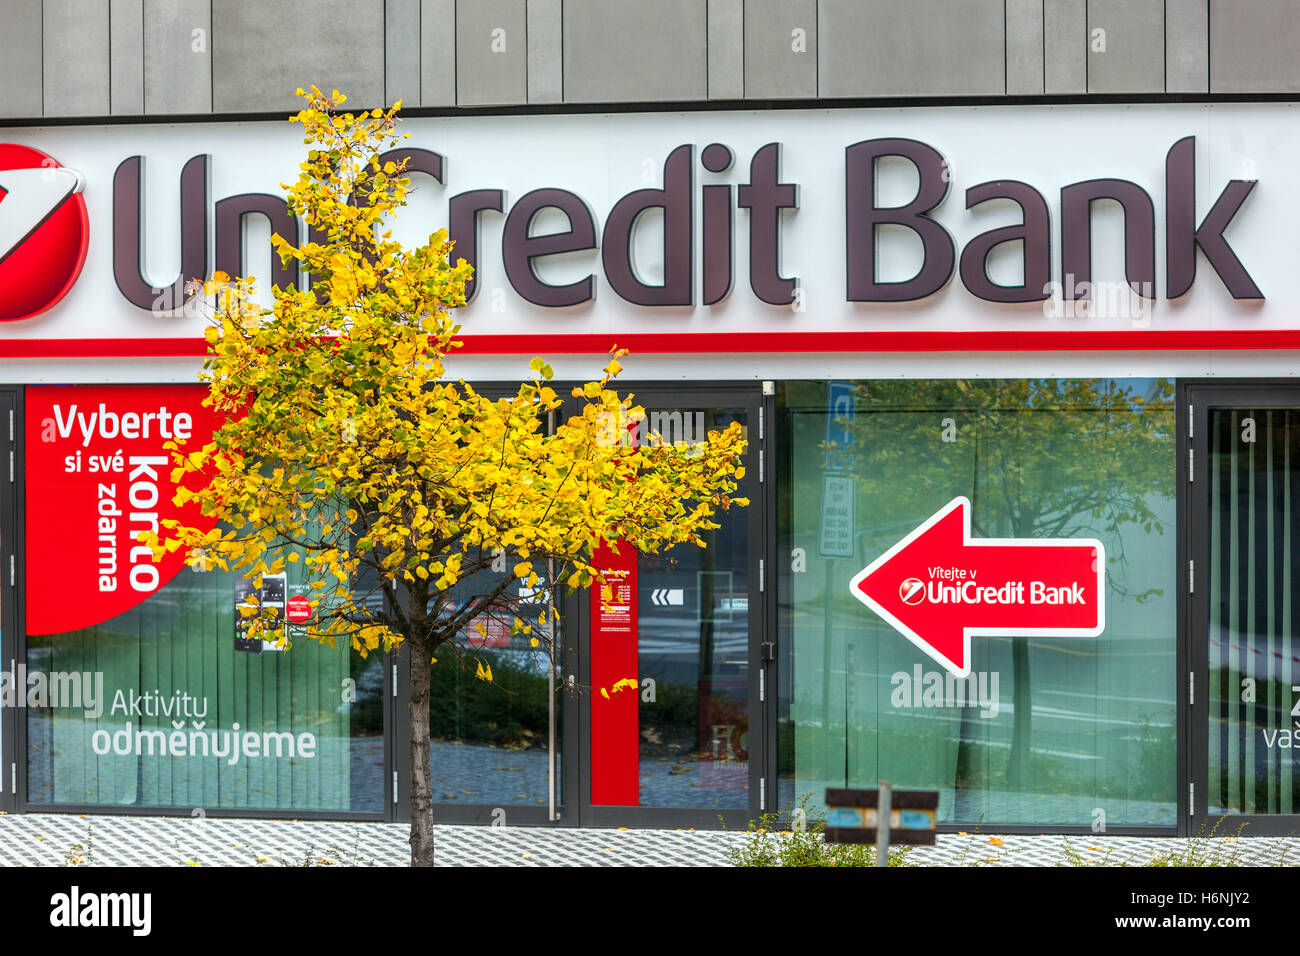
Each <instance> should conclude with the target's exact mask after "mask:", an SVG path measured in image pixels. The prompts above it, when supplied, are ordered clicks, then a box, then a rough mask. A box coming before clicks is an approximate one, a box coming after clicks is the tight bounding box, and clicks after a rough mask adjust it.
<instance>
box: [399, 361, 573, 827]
mask: <svg viewBox="0 0 1300 956" xmlns="http://www.w3.org/2000/svg"><path fill="white" fill-rule="evenodd" d="M475 391H476V392H478V394H480V395H484V396H486V397H488V398H490V399H499V398H507V397H511V396H513V395H514V394H515V389H513V388H510V387H507V386H501V385H495V384H491V383H487V384H483V385H480V386H475ZM545 427H546V428H547V429H550V428H553V427H554V421H553V420H552V421H549V422H547V423H545ZM518 561H519V558H518V557H514V556H512V555H509V554H497V555H496V557H495V559H494V560H493V562H492V565H491V567H490V568H486V569H483V570H480V571H477V572H475V574H473V575H470V576H467V577H466V578H464V579H463V580H462V582H461V583H460V584H459V585H458V586H457V588H456V589H455V590H454V591H453V592H452V593H451V594H450V595H449V596H448V597H447V603H448V607H447V608H446V610H451V609H452V608H453V607H455V606H463V604H464V603H465V602H466V601H470V600H472V595H474V594H478V593H483V592H484V591H485V590H487V589H488V588H489V587H490V585H491V584H492V583H495V582H496V581H497V580H498V579H499V578H500V577H501V576H502V575H503V574H506V573H507V572H508V570H509V569H510V568H511V567H513V566H514V565H515V564H516V563H517V562H518ZM537 570H538V574H539V578H540V579H541V580H539V582H538V583H537V585H536V586H535V587H533V588H529V587H525V586H523V585H522V584H521V583H519V582H514V583H512V584H511V585H510V587H509V590H508V591H507V597H508V598H509V599H510V603H509V607H508V610H507V611H501V610H497V611H490V612H484V613H482V614H479V615H477V616H475V617H474V618H472V619H471V621H470V623H469V625H468V626H467V627H466V629H465V631H464V635H463V639H462V644H463V647H464V651H463V653H452V652H448V653H438V654H436V658H437V659H436V660H435V662H434V664H433V666H432V673H431V687H430V695H429V733H430V738H431V741H430V754H429V770H430V782H431V784H432V788H433V803H434V819H435V820H437V821H438V822H439V823H475V824H487V825H491V826H514V825H516V824H520V825H530V826H537V825H547V824H558V823H560V822H561V821H562V820H563V819H564V811H565V804H566V802H567V800H566V793H567V790H566V787H568V786H570V784H569V782H568V777H569V774H568V767H567V766H566V764H565V761H564V755H565V748H564V740H565V737H566V735H569V734H570V731H569V730H568V729H567V727H566V724H565V720H564V715H565V710H566V695H565V693H564V673H565V672H564V671H563V670H562V668H563V665H564V660H565V658H566V656H567V655H568V653H569V652H568V649H567V647H566V643H565V642H566V628H565V626H564V624H563V623H562V624H561V625H560V626H559V627H555V626H554V624H553V623H552V622H553V617H552V616H551V611H552V610H553V608H552V604H551V602H553V601H555V600H557V599H558V600H559V601H561V602H562V606H561V607H560V611H561V616H562V621H567V620H568V619H569V607H568V606H567V604H570V603H573V602H565V598H564V594H563V591H562V589H561V590H560V591H559V594H558V598H557V594H556V589H555V588H551V587H549V586H548V582H549V579H550V574H549V570H548V569H547V568H546V567H544V566H543V567H539V568H538V569H537ZM516 616H517V617H519V618H520V619H522V620H524V621H527V622H529V623H530V624H531V626H532V628H533V629H532V631H531V632H530V633H529V634H511V632H510V625H511V621H512V620H513V619H514V617H516ZM543 622H545V623H543ZM534 638H537V639H539V640H540V642H541V643H540V644H538V645H537V646H534V640H533V639H534ZM401 657H402V668H401V673H400V676H399V679H398V688H399V698H398V699H399V705H398V708H397V709H398V711H399V712H401V713H402V714H405V711H406V706H407V700H408V694H409V683H408V680H407V676H406V670H405V668H406V667H407V666H408V664H407V663H406V662H407V661H408V660H409V658H408V657H407V656H406V655H401ZM484 673H490V674H491V675H492V677H491V680H490V681H485V680H482V679H480V675H481V674H484ZM399 726H400V730H399V732H398V735H397V737H396V746H397V747H398V748H399V759H400V760H401V761H403V765H404V766H407V765H409V759H410V758H409V746H408V744H407V739H406V734H407V732H408V725H407V724H406V722H405V719H403V720H402V721H401V723H400V725H399ZM575 779H576V778H575ZM406 810H407V812H409V806H408V807H407V808H406Z"/></svg>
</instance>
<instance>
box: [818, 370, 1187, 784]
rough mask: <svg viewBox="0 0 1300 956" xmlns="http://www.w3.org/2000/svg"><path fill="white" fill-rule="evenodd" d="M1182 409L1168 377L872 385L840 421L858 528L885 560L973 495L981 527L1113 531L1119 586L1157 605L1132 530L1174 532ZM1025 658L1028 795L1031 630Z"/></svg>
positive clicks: (1112, 574) (1020, 736) (1019, 776)
mask: <svg viewBox="0 0 1300 956" xmlns="http://www.w3.org/2000/svg"><path fill="white" fill-rule="evenodd" d="M1172 410H1173V384H1172V383H1171V382H1169V381H1167V380H1164V379H1154V380H1140V381H1134V382H1124V381H1117V380H1113V379H1019V380H1007V381H999V380H985V381H979V380H976V381H970V380H952V381H934V380H929V381H924V380H921V381H888V382H863V383H860V384H859V385H858V387H857V389H856V395H855V414H854V415H853V416H851V417H845V418H841V419H837V421H836V424H837V425H839V426H840V428H842V429H843V430H844V432H845V433H846V434H847V435H848V436H850V439H851V444H852V446H851V448H850V449H848V450H847V452H846V451H845V450H843V449H841V450H840V454H841V457H842V458H843V460H844V461H845V463H846V464H850V467H851V469H852V471H853V473H854V477H855V479H856V486H857V492H858V504H859V508H860V509H861V510H860V511H859V518H858V529H855V530H857V533H858V534H861V535H863V536H864V537H865V538H866V541H865V544H866V553H867V555H868V556H874V555H875V554H879V553H881V552H883V551H884V550H885V549H886V548H888V547H889V546H890V545H892V544H893V543H894V542H895V541H897V540H898V539H899V538H900V537H902V535H903V534H905V533H906V531H907V530H910V528H911V527H915V525H916V524H919V523H920V521H922V520H924V519H925V518H927V517H929V516H930V515H931V514H933V513H934V512H935V511H937V510H938V509H939V508H940V507H941V506H943V505H944V504H946V503H947V502H948V501H950V500H951V499H952V498H953V497H954V496H955V495H958V494H964V495H967V496H968V497H969V498H970V500H971V505H972V509H971V511H972V514H971V533H972V534H973V535H974V536H975V537H1015V538H1074V537H1097V538H1100V539H1101V540H1102V541H1103V543H1104V544H1105V545H1106V556H1107V565H1108V566H1107V569H1106V570H1107V587H1108V591H1109V592H1110V594H1111V595H1112V596H1123V597H1130V598H1133V599H1135V600H1137V601H1139V602H1141V601H1144V600H1146V599H1148V598H1151V597H1154V596H1157V595H1159V594H1160V593H1161V592H1160V591H1159V590H1158V589H1147V590H1145V591H1134V590H1131V589H1130V586H1129V581H1128V562H1127V555H1126V554H1125V551H1124V534H1123V530H1124V527H1125V526H1136V527H1135V528H1134V530H1136V528H1139V527H1140V528H1141V530H1142V531H1143V532H1144V533H1147V534H1163V533H1164V524H1163V522H1162V520H1161V518H1160V516H1159V514H1157V512H1156V511H1155V510H1154V508H1153V505H1159V504H1160V503H1161V502H1162V501H1167V500H1169V499H1170V498H1172V497H1173V494H1174V487H1173V486H1174V461H1173V459H1172V457H1171V454H1170V449H1171V444H1172V438H1173V436H1172V429H1173V424H1174V419H1173V411H1172ZM828 448H829V446H828ZM900 523H901V524H903V525H907V526H908V527H907V528H906V529H903V530H900ZM864 524H865V525H866V528H865V530H864V529H863V525H864ZM1012 661H1013V687H1014V698H1013V701H1014V715H1015V716H1014V724H1013V736H1012V745H1011V756H1010V760H1009V763H1008V767H1007V786H1008V787H1009V788H1010V789H1011V790H1013V791H1015V790H1020V789H1022V787H1023V784H1024V781H1025V772H1026V764H1027V761H1028V755H1029V736H1030V719H1031V694H1030V672H1029V645H1028V639H1027V638H1023V637H1019V638H1013V639H1012ZM969 719H970V716H969V714H968V713H965V712H964V714H963V722H965V721H967V720H969ZM966 731H967V728H966V727H965V726H964V725H963V728H962V738H963V745H962V746H963V747H964V746H965V743H964V742H965V739H966V737H967V736H968V735H967V733H966ZM964 756H965V755H964V754H959V757H958V768H959V769H958V774H959V775H960V774H961V769H960V768H961V766H962V764H963V763H964V762H965V761H964Z"/></svg>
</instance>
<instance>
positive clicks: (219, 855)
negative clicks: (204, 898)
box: [0, 814, 1300, 866]
mask: <svg viewBox="0 0 1300 956" xmlns="http://www.w3.org/2000/svg"><path fill="white" fill-rule="evenodd" d="M435 839H436V847H437V850H436V853H437V861H438V863H439V865H442V866H727V865H729V863H730V859H729V855H728V848H730V847H734V846H736V845H738V844H739V843H740V842H742V841H743V840H745V839H746V837H745V836H744V835H743V834H738V833H723V832H719V831H716V830H619V829H575V828H545V827H499V828H498V827H471V826H439V827H437V834H436V838H435ZM1189 853H1190V854H1194V855H1196V856H1197V857H1199V860H1200V862H1202V863H1204V862H1216V863H1219V864H1231V865H1240V866H1277V865H1293V864H1296V863H1298V862H1300V839H1296V838H1285V839H1269V838H1259V839H1245V838H1242V839H1231V838H1229V839H1215V840H1191V841H1189V840H1179V839H1156V838H1146V837H1101V836H1092V837H1085V836H1080V837H1062V836H1009V835H1007V836H990V835H988V834H978V833H972V834H964V835H958V834H940V835H939V837H938V844H937V845H936V846H934V847H917V848H915V849H913V850H911V851H910V852H909V854H908V856H907V861H908V862H909V863H912V864H917V865H921V866H1062V865H1082V864H1085V863H1087V864H1093V865H1103V866H1106V865H1119V864H1127V865H1129V866H1135V865H1144V864H1150V863H1152V862H1153V861H1154V862H1157V863H1160V862H1164V863H1170V864H1175V865H1177V864H1179V863H1181V862H1187V855H1188V854H1189ZM408 854H409V848H408V845H407V828H406V825H405V824H385V823H336V822H316V821H312V822H302V821H287V820H283V821H282V820H225V819H222V820H217V819H186V818H175V817H126V816H100V815H87V816H79V815H77V814H9V815H0V865H3V866H65V865H69V864H72V865H78V864H79V865H87V864H89V865H95V866H187V865H188V866H303V865H325V866H330V865H344V866H349V865H352V866H403V865H405V864H406V862H407V860H408V859H409V856H408Z"/></svg>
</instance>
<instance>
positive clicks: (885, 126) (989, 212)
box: [0, 103, 1300, 355]
mask: <svg viewBox="0 0 1300 956" xmlns="http://www.w3.org/2000/svg"><path fill="white" fill-rule="evenodd" d="M402 129H403V131H405V132H409V133H410V134H411V138H410V139H409V140H406V141H404V143H403V145H404V146H405V147H409V148H414V149H416V150H423V151H427V153H424V154H421V155H422V156H423V157H424V158H425V160H427V159H428V157H429V156H431V155H433V154H435V153H436V154H437V156H438V157H439V159H440V167H441V168H440V170H439V172H440V174H441V182H439V181H438V180H437V179H436V178H434V176H432V175H428V174H426V173H417V174H415V175H414V177H413V182H414V184H415V185H416V186H418V190H417V191H416V192H415V194H414V195H413V197H412V199H411V204H410V206H409V207H408V208H407V209H405V210H404V211H403V212H402V214H401V216H400V218H399V220H398V224H397V229H396V233H397V235H398V237H399V238H400V239H402V240H404V241H406V242H408V243H418V242H421V241H424V240H425V239H426V238H427V236H428V235H429V234H430V233H431V232H433V231H434V230H436V229H438V228H441V227H444V226H447V225H448V224H449V223H450V222H451V221H452V220H454V219H456V218H457V215H459V219H460V222H461V224H462V228H461V229H460V230H459V234H453V238H455V239H457V241H458V252H459V254H462V255H466V256H470V255H472V256H473V257H474V259H475V260H476V270H477V276H476V287H475V296H474V299H473V301H472V302H471V304H470V305H469V306H468V307H467V308H465V309H464V310H463V311H462V313H461V316H460V318H461V321H462V322H463V325H464V333H465V336H466V339H467V341H468V342H469V343H470V346H469V349H468V350H469V351H472V350H473V349H474V348H476V347H477V348H479V349H480V350H486V351H495V352H509V351H528V352H534V351H537V350H538V349H539V348H541V347H544V346H542V345H541V343H542V342H544V341H546V340H547V337H550V338H551V340H552V343H553V344H554V343H559V344H561V345H562V346H563V348H562V349H558V350H568V351H577V350H582V349H581V344H582V343H583V342H586V341H589V342H591V343H593V345H596V346H599V350H601V351H603V350H604V348H605V347H607V345H606V344H605V343H608V342H609V341H611V340H618V341H621V342H628V343H629V344H632V345H634V347H635V345H636V343H637V341H638V339H637V337H640V342H641V348H642V351H646V350H649V351H658V352H671V351H674V350H676V351H682V352H710V353H718V352H723V353H725V352H732V351H750V352H756V351H761V352H772V353H779V352H797V351H804V352H808V351H822V352H827V351H846V350H861V351H871V350H874V349H875V348H877V347H878V348H882V349H895V350H904V351H906V350H920V351H924V350H928V349H944V348H949V349H996V350H1015V349H1018V348H1033V349H1039V348H1053V347H1062V348H1064V347H1069V348H1097V349H1109V348H1129V347H1133V346H1132V345H1130V344H1129V343H1130V342H1135V341H1139V340H1140V341H1142V342H1143V343H1144V345H1143V346H1142V347H1146V348H1152V349H1159V348H1161V347H1162V343H1168V346H1169V347H1172V348H1191V347H1197V348H1215V347H1227V348H1231V347H1240V343H1239V342H1238V343H1237V344H1235V345H1234V344H1233V343H1232V342H1231V341H1230V340H1229V339H1228V338H1225V337H1224V336H1241V335H1242V334H1244V333H1250V334H1255V333H1264V334H1273V335H1276V334H1277V333H1287V332H1291V331H1296V330H1300V291H1298V290H1297V288H1296V285H1295V271H1296V269H1295V267H1296V262H1297V261H1298V257H1300V177H1297V175H1296V173H1295V157H1296V156H1297V155H1300V112H1297V109H1296V107H1295V106H1294V105H1293V104H1289V103H1270V104H1240V105H1238V104H1227V105H1204V104H1201V105H1192V104H1189V105H1176V104H1172V105H1149V106H1148V105H1080V106H1033V107H1025V106H1005V107H1003V106H993V107H943V108H925V109H901V108H900V109H870V110H863V109H828V110H800V111H784V110H783V111H767V112H761V113H760V112H724V113H719V112H704V111H701V112H687V113H659V114H638V113H621V114H617V115H595V114H584V115H545V116H514V117H507V116H488V117H450V118H413V119H409V120H407V121H405V122H404V123H403V125H402ZM3 143H8V144H12V145H16V146H21V147H28V148H30V149H34V150H38V151H40V152H41V153H43V154H44V155H46V156H48V157H51V158H52V160H53V161H55V162H57V164H58V166H59V168H66V169H68V170H72V171H74V172H75V173H76V174H77V177H78V183H79V186H78V188H79V189H80V191H79V192H78V193H76V194H75V195H77V196H80V197H82V199H83V200H84V203H85V210H86V221H87V223H88V232H89V236H88V245H87V248H86V252H85V264H84V268H83V269H82V270H81V273H80V275H79V276H78V277H77V278H76V280H75V282H73V283H72V284H71V286H70V288H69V290H68V291H67V293H66V295H64V296H63V297H62V298H61V299H58V300H57V303H56V304H54V305H53V306H52V307H49V308H46V309H44V310H43V311H39V312H38V313H36V314H33V315H32V316H31V317H26V318H20V319H16V320H12V321H0V355H6V354H7V355H18V354H24V355H33V354H40V351H39V350H40V348H42V347H48V348H50V349H52V350H53V351H52V353H51V354H59V353H58V352H57V348H58V343H60V342H64V343H67V342H72V341H75V340H86V341H94V342H101V341H105V340H122V339H131V340H135V341H136V342H137V343H138V344H139V346H140V352H139V353H138V354H163V353H161V352H158V351H154V352H152V353H151V352H150V351H149V349H150V348H154V347H156V346H157V343H158V342H159V341H163V342H167V341H188V342H191V343H194V342H198V340H199V337H200V336H201V334H202V328H203V319H202V317H201V316H199V315H195V314H186V312H185V310H181V311H179V312H178V311H176V309H175V306H176V303H175V302H174V301H171V300H170V299H168V298H167V297H166V295H165V294H164V293H165V291H166V290H167V289H168V288H169V287H171V286H172V284H173V283H174V282H176V281H177V280H178V279H179V278H186V277H187V276H185V275H184V273H183V269H182V265H183V262H188V263H190V264H193V263H196V262H197V263H202V264H203V266H204V268H205V270H206V271H209V272H210V271H211V270H213V269H214V268H216V267H217V265H218V259H219V258H220V257H221V256H222V255H223V250H225V252H224V255H225V256H226V257H227V260H228V259H229V257H230V255H232V254H233V255H235V257H236V261H240V260H242V266H241V271H243V272H245V273H251V274H253V275H256V276H258V277H259V278H261V279H262V280H263V281H262V284H263V285H264V286H265V285H266V284H268V277H269V275H270V270H271V262H272V258H271V250H270V245H269V236H270V231H271V227H270V225H269V221H268V218H267V217H266V216H264V215H263V214H261V212H259V209H261V210H265V209H273V207H274V203H275V202H276V201H278V200H277V199H276V197H280V196H282V195H283V192H284V190H283V189H281V186H280V184H281V183H283V182H289V181H291V180H292V179H294V178H295V177H296V175H297V164H298V162H299V161H300V159H301V158H302V157H303V155H304V150H305V149H306V148H307V147H305V146H304V145H303V143H302V139H301V135H300V128H299V127H296V126H291V125H290V124H289V123H287V122H282V121H277V122H261V123H251V124H250V123H243V124H229V123H193V124H183V125H166V124H159V125H114V126H104V127H77V126H66V127H51V128H9V129H6V130H4V131H3V132H0V144H3ZM773 144H775V145H773ZM137 157H138V159H136V158H137ZM133 164H134V165H133ZM10 165H13V163H11V164H10ZM426 166H427V162H426ZM187 169H188V170H189V171H190V178H189V179H188V180H186V181H187V182H189V183H190V185H191V187H192V190H193V189H197V188H199V187H201V188H202V194H201V196H200V199H199V200H193V199H191V202H192V209H193V210H196V211H197V212H196V213H195V214H191V215H190V220H189V222H188V224H187V225H186V227H185V229H186V234H185V236H183V235H182V213H181V204H182V203H181V192H182V180H183V178H184V177H183V171H184V170H187ZM2 173H3V169H0V174H2ZM115 178H116V181H117V183H118V186H117V189H116V190H115ZM9 179H10V180H12V181H14V182H17V183H19V184H21V183H23V182H27V181H28V180H30V179H31V176H30V175H26V174H25V175H22V176H10V177H9ZM64 179H68V177H63V178H61V179H59V180H58V182H57V183H56V185H58V186H59V188H60V189H62V188H63V183H64ZM68 181H69V182H71V180H70V179H68ZM132 182H136V183H138V184H139V185H138V193H139V194H138V196H135V195H134V193H133V192H132V188H131V183H132ZM115 193H116V195H115ZM223 202H224V203H226V205H225V206H223V205H222V203H223ZM268 204H269V205H268ZM38 205H39V204H38V203H36V201H35V200H33V201H32V202H26V203H24V202H21V201H19V200H15V199H12V198H6V199H3V200H0V235H8V233H7V232H6V231H5V228H4V221H5V219H6V216H7V214H8V213H9V212H10V211H12V210H11V209H10V207H11V206H12V207H13V210H17V212H20V213H23V214H24V215H27V214H29V213H30V210H31V209H35V208H37V206H38ZM223 210H224V212H225V216H224V218H223V214H222V212H223ZM245 213H246V214H245ZM28 218H30V216H28ZM15 228H17V227H15ZM11 231H12V230H11ZM39 234H40V230H39V228H38V230H37V232H36V233H33V234H32V235H33V237H35V236H39ZM115 236H116V238H115ZM200 240H201V241H200ZM33 241H35V240H34V238H29V239H28V240H27V242H33ZM11 245H14V244H12V243H11ZM23 246H24V242H23V241H21V240H20V241H19V242H18V243H17V244H16V246H15V248H16V249H17V250H19V251H21V250H22V248H23ZM232 250H234V251H233V252H232ZM10 251H11V252H13V254H14V255H17V254H18V252H14V251H13V250H12V249H11V250H10ZM6 261H7V260H4V259H0V270H3V269H4V267H5V263H6ZM14 281H18V280H14ZM23 281H27V280H23ZM141 288H143V289H152V290H156V291H157V293H158V295H157V297H156V301H155V302H145V303H144V304H141V303H140V302H139V301H133V299H135V300H140V299H141V298H142V294H141V292H140V289H141ZM1076 297H1077V298H1076ZM1016 300H1021V301H1016ZM2 307H3V302H0V308H2ZM954 333H962V334H963V336H965V337H964V338H962V339H960V340H958V339H957V338H955V337H954ZM967 333H969V334H970V335H966V334H967ZM1061 333H1065V334H1066V335H1067V336H1069V337H1070V338H1069V344H1066V345H1061V344H1058V345H1056V346H1053V345H1050V344H1044V343H1049V339H1046V338H1043V336H1048V335H1052V334H1056V335H1060V334H1061ZM1155 333H1161V334H1164V335H1165V338H1163V339H1155V338H1152V336H1153V335H1154V334H1155ZM1081 334H1086V337H1085V338H1079V337H1078V336H1080V335H1081ZM980 336H985V337H984V338H980ZM1134 336H1135V337H1139V338H1128V337H1134ZM1216 336H1217V338H1216ZM1180 337H1181V338H1180ZM1189 337H1190V338H1189ZM1198 337H1199V338H1198ZM24 340H29V341H30V342H31V343H32V345H31V346H29V347H28V348H27V351H23V346H22V345H21V343H22V342H23V341H24ZM476 341H477V343H478V345H477V346H475V344H474V343H475V342H476ZM1062 341H1065V340H1062ZM1254 341H1255V342H1256V343H1258V345H1260V346H1264V345H1270V346H1271V347H1274V348H1276V347H1295V345H1294V344H1291V345H1289V346H1288V345H1286V344H1285V341H1286V340H1285V339H1284V338H1283V339H1278V338H1273V339H1259V338H1257V339H1255V340H1254ZM146 343H153V345H152V346H151V345H147V344H146ZM182 351H183V350H182ZM552 351H557V349H554V348H553V349H552ZM61 354H65V355H66V354H73V353H72V352H70V351H69V352H64V353H61ZM82 354H95V353H94V346H85V347H84V348H83V349H82ZM101 354H107V353H101ZM117 354H130V353H124V352H122V351H121V350H120V349H119V351H118V353H117Z"/></svg>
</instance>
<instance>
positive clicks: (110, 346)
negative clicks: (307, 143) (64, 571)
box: [0, 329, 1300, 358]
mask: <svg viewBox="0 0 1300 956" xmlns="http://www.w3.org/2000/svg"><path fill="white" fill-rule="evenodd" d="M461 341H462V342H463V343H464V345H463V347H462V348H460V349H458V350H457V351H459V352H460V353H461V354H465V355H537V354H539V353H540V354H549V355H589V354H596V355H599V354H605V353H607V352H609V350H610V349H611V348H614V347H615V346H618V347H619V348H626V349H631V350H632V352H634V353H640V354H643V355H673V354H676V355H683V354H686V355H691V354H701V355H707V354H719V355H726V354H729V353H772V354H781V353H789V352H860V353H871V352H1161V351H1196V350H1228V351H1237V350H1253V349H1269V350H1276V349H1300V330H1291V329H1251V330H1227V329H1220V330H1215V331H1209V332H1207V331H1187V332H1181V331H1174V332H1170V331H1152V330H1143V331H1109V332H1103V331H1096V332H1011V331H995V332H947V331H944V332H940V331H933V330H932V331H924V332H631V333H628V334H627V335H610V334H606V333H587V332H578V333H568V332H564V333H556V334H547V333H539V334H527V335H524V334H517V333H511V334H503V335H466V336H464V337H463V338H462V339H461ZM206 354H207V343H206V342H204V340H203V339H201V338H148V339H146V338H128V339H0V358H196V357H202V356H203V355H206Z"/></svg>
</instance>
